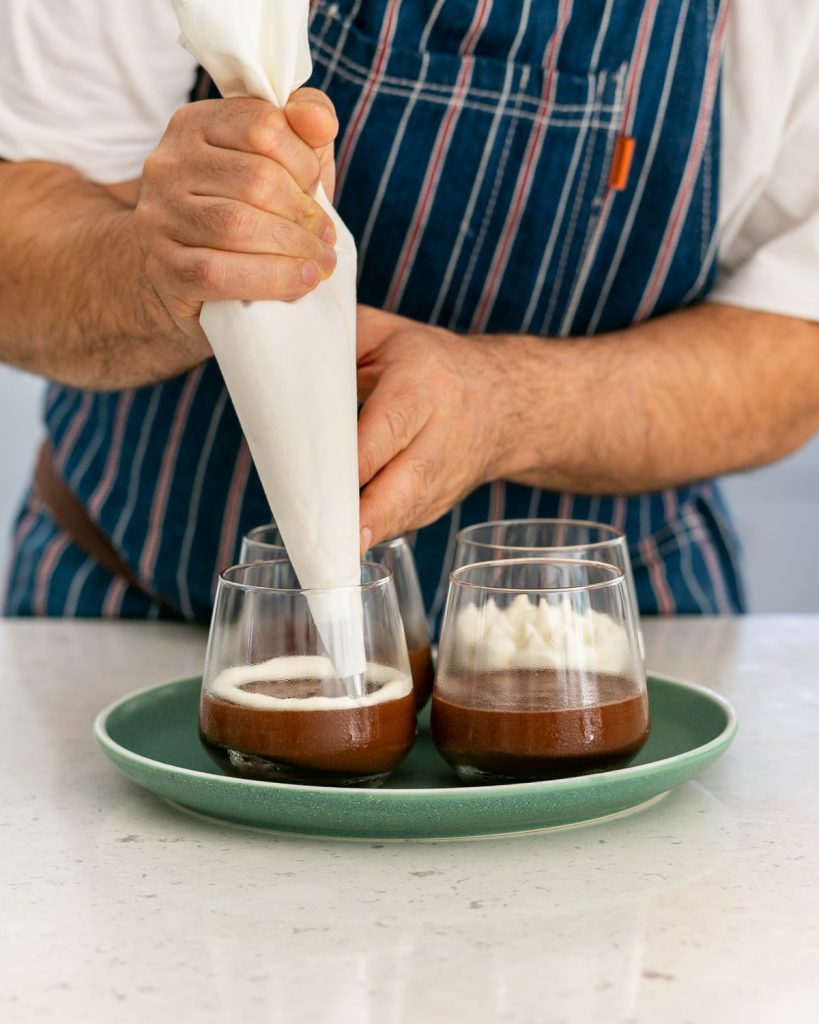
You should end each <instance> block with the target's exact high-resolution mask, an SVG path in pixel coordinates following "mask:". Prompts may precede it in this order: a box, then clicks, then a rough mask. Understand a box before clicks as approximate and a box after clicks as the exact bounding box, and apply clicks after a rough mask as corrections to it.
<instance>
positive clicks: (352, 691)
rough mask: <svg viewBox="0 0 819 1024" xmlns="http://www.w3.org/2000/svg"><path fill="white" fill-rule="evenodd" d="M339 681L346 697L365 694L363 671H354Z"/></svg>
mask: <svg viewBox="0 0 819 1024" xmlns="http://www.w3.org/2000/svg"><path fill="white" fill-rule="evenodd" d="M341 683H342V685H343V687H344V690H345V692H346V694H347V696H348V697H363V696H364V695H365V694H366V685H365V680H364V673H363V672H356V674H355V675H352V676H344V677H343V678H342V680H341Z"/></svg>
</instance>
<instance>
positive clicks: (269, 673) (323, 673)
mask: <svg viewBox="0 0 819 1024" xmlns="http://www.w3.org/2000/svg"><path fill="white" fill-rule="evenodd" d="M297 679H327V680H337V679H338V677H337V675H336V671H335V668H334V667H333V663H332V662H331V661H330V659H329V658H323V657H319V656H315V655H302V656H296V657H291V658H271V659H270V660H269V661H262V662H260V663H259V664H258V665H236V666H234V667H233V668H226V669H223V670H222V671H221V672H220V673H219V675H218V676H217V677H216V679H215V680H214V681H213V682H212V683H211V684H210V685H209V686H208V687H207V690H208V692H209V693H210V695H211V696H213V697H218V698H220V699H221V700H227V701H230V703H231V704H242V705H244V707H248V708H255V709H256V710H257V711H340V710H343V709H349V708H366V707H371V706H372V705H374V704H385V703H387V701H391V700H400V698H401V697H406V696H408V695H409V694H410V693H412V678H411V677H410V676H405V675H401V673H400V672H399V671H398V670H397V669H394V668H389V667H388V666H387V665H378V664H375V663H374V662H370V663H369V664H368V665H367V672H366V679H367V682H368V683H370V684H373V683H375V684H377V685H378V689H377V690H374V691H373V692H372V693H368V694H365V695H363V696H361V697H350V696H347V695H346V694H345V693H344V692H343V691H341V690H340V692H339V696H337V697H333V696H324V695H316V696H315V697H274V696H271V695H269V694H266V693H254V692H253V691H250V690H244V689H242V687H244V686H247V685H248V683H266V682H282V681H287V680H297Z"/></svg>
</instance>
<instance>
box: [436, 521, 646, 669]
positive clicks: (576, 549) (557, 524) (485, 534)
mask: <svg viewBox="0 0 819 1024" xmlns="http://www.w3.org/2000/svg"><path fill="white" fill-rule="evenodd" d="M501 558H582V559H585V560H587V561H592V562H607V563H608V564H609V565H616V566H617V568H618V569H622V571H623V574H624V575H625V577H626V586H627V588H628V593H629V599H630V600H631V604H632V608H633V609H634V618H635V620H636V622H637V633H638V637H639V641H640V654H641V656H642V658H643V660H645V643H644V641H643V633H642V630H641V628H640V608H639V605H638V604H637V588H636V587H635V586H634V575H633V573H632V570H631V558H630V557H629V553H628V544H627V543H626V535H625V534H624V533H623V531H622V530H618V529H617V528H616V527H615V526H610V525H608V524H607V523H594V522H591V521H589V520H585V519H498V520H496V521H494V522H488V523H476V524H475V525H474V526H466V527H464V529H462V530H460V531H459V533H458V536H457V538H456V546H455V561H454V568H456V569H457V568H458V567H459V566H461V565H470V564H472V563H474V562H489V561H493V560H498V559H501Z"/></svg>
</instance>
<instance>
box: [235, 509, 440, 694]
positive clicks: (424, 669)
mask: <svg viewBox="0 0 819 1024" xmlns="http://www.w3.org/2000/svg"><path fill="white" fill-rule="evenodd" d="M286 557H287V552H286V550H285V548H284V545H283V543H282V538H281V534H280V533H279V530H278V527H277V526H276V524H275V523H268V524H267V525H265V526H257V527H256V528H255V529H253V530H250V531H249V532H248V533H246V534H245V536H244V537H243V538H242V553H241V555H240V558H239V560H240V561H241V562H255V561H268V560H270V559H271V558H286ZM364 558H365V559H366V560H367V561H370V562H378V563H379V564H380V565H384V566H386V567H387V569H389V570H390V572H391V573H392V578H393V581H394V583H395V594H396V597H397V599H398V610H399V612H400V613H401V621H402V622H403V624H404V633H405V634H406V638H407V649H408V650H409V660H410V668H411V669H412V687H413V691H414V693H415V703H416V705H417V707H418V708H419V710H420V708H422V707H423V706H424V705H425V704H426V702H427V701H428V700H429V697H430V694H431V693H432V680H433V677H434V669H433V666H432V651H431V645H430V638H429V630H428V629H427V622H426V618H425V617H424V598H423V596H422V594H421V584H420V582H419V580H418V571H417V569H416V568H415V558H414V557H413V554H412V548H411V547H410V544H409V542H408V541H407V538H406V537H396V538H395V540H388V541H384V543H382V544H375V545H373V547H371V548H370V550H369V551H368V552H367V553H366V554H365V556H364Z"/></svg>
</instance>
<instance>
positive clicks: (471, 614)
mask: <svg viewBox="0 0 819 1024" xmlns="http://www.w3.org/2000/svg"><path fill="white" fill-rule="evenodd" d="M648 733H649V714H648V697H647V693H646V678H645V669H644V667H643V659H642V655H641V652H640V644H639V640H638V636H637V626H636V623H635V621H634V612H633V608H632V603H631V599H630V596H629V593H628V589H627V586H626V580H625V576H624V574H623V572H622V570H620V569H618V568H617V567H615V566H611V565H605V564H603V563H599V562H590V561H584V560H579V559H562V560H561V559H505V560H502V561H494V562H484V563H480V564H477V565H467V566H462V567H461V568H459V569H456V570H455V571H454V572H453V573H452V574H451V576H450V587H449V593H448V597H447V606H446V611H445V615H444V622H443V627H442V631H441V642H440V644H439V649H438V666H437V673H436V677H435V687H434V690H433V694H432V736H433V739H434V741H435V745H436V746H437V748H438V750H439V751H440V753H441V754H442V755H443V757H444V758H445V759H446V760H447V761H448V762H449V764H450V765H452V767H453V768H454V769H455V772H456V773H457V774H458V776H459V778H460V779H461V780H462V781H463V782H466V783H470V784H487V783H488V784H493V783H504V782H525V781H534V780H538V779H556V778H566V777H569V776H574V775H584V774H588V773H590V772H601V771H607V770H609V769H612V768H621V767H624V766H625V765H627V764H628V763H629V762H630V761H631V760H632V759H633V758H634V757H635V756H636V754H637V753H638V752H639V750H640V748H641V747H642V746H643V744H644V743H645V741H646V739H647V738H648Z"/></svg>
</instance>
